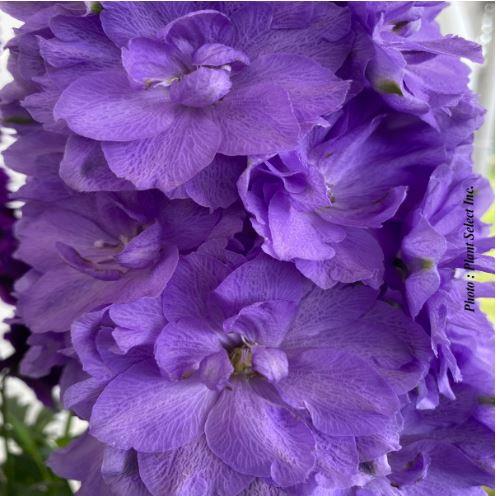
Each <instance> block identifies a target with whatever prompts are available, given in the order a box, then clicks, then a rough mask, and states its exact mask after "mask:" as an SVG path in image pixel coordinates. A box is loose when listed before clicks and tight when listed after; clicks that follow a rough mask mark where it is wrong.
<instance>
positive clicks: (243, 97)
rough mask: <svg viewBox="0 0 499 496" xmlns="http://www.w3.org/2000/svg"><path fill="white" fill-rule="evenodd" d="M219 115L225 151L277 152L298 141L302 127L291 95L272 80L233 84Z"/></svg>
mask: <svg viewBox="0 0 499 496" xmlns="http://www.w3.org/2000/svg"><path fill="white" fill-rule="evenodd" d="M216 116H217V118H218V121H219V123H220V128H221V131H222V140H221V144H220V153H223V154H225V155H258V154H267V153H277V152H279V151H283V150H289V149H290V148H293V147H294V146H296V145H297V144H298V139H299V133H300V129H299V125H298V122H297V120H296V117H295V115H294V112H293V108H292V105H291V102H290V100H289V98H288V95H287V93H286V92H285V91H284V90H282V89H281V88H279V87H277V86H274V85H272V84H257V85H254V86H249V87H244V88H233V90H232V91H231V92H230V93H229V94H228V95H227V97H226V98H224V99H223V100H222V101H221V102H220V103H219V104H218V105H217V108H216Z"/></svg>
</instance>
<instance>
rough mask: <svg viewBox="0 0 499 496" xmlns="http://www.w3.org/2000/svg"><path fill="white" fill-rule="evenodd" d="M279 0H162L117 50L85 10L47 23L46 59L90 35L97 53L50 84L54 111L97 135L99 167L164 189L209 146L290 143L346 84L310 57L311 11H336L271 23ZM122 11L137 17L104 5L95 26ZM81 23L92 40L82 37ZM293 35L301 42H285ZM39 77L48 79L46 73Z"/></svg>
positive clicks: (317, 33)
mask: <svg viewBox="0 0 499 496" xmlns="http://www.w3.org/2000/svg"><path fill="white" fill-rule="evenodd" d="M290 8H291V7H288V8H285V7H282V8H278V7H275V9H276V14H277V13H279V14H280V17H277V16H276V15H275V14H274V13H273V10H274V8H272V7H271V6H270V5H268V6H267V5H265V6H263V7H262V8H261V9H260V8H258V7H256V6H253V5H247V6H242V7H241V8H239V9H237V10H236V11H235V12H233V13H231V14H230V15H226V14H224V13H222V12H219V11H215V10H209V9H205V10H198V11H193V12H188V11H189V10H190V9H191V7H190V6H186V8H185V9H184V10H186V12H185V13H182V14H184V15H179V14H181V13H180V12H179V11H178V10H179V9H178V8H177V7H176V6H172V7H169V6H167V5H164V4H163V5H161V7H160V8H159V10H160V16H161V17H162V18H163V19H164V21H162V22H161V21H160V19H156V20H155V21H154V24H155V27H154V29H153V30H152V29H150V28H151V26H149V25H148V24H147V23H148V21H149V19H148V20H147V21H146V22H145V23H143V24H145V25H144V26H143V28H142V29H140V30H139V32H136V33H134V36H133V37H131V38H130V39H129V40H128V42H127V43H126V46H124V47H123V48H122V49H121V58H120V52H119V50H118V49H117V48H116V47H114V46H111V45H110V44H109V41H107V39H106V38H105V35H104V33H103V32H102V31H101V28H100V27H99V26H98V25H97V24H98V23H97V21H96V20H94V19H96V18H78V17H67V18H58V19H57V20H54V23H53V24H52V31H53V32H54V34H55V35H56V38H55V39H48V40H47V41H44V40H42V41H41V42H40V43H41V45H40V49H41V53H42V56H43V57H44V59H45V60H46V61H47V62H48V63H49V64H50V65H53V66H55V67H56V69H59V68H61V67H69V68H71V67H72V66H73V65H74V63H75V60H76V59H78V58H79V57H81V55H80V53H81V51H82V50H84V49H85V50H86V52H87V57H88V58H90V57H89V56H88V54H89V53H93V52H94V51H96V50H97V48H98V46H100V45H99V44H102V46H103V48H102V49H101V50H98V51H97V53H98V54H99V58H97V59H96V57H92V64H93V67H90V66H89V64H87V63H85V64H84V67H88V72H89V73H88V74H87V75H82V76H81V77H79V78H78V79H77V80H76V81H74V82H72V83H71V84H70V85H69V86H68V87H67V88H66V89H65V90H64V91H63V92H62V95H61V96H60V97H59V98H58V101H57V104H56V105H55V108H54V115H55V117H56V118H57V119H64V120H65V122H66V123H67V125H68V126H69V128H70V129H71V130H72V131H74V132H76V133H78V134H79V135H81V136H84V137H86V138H91V139H94V140H98V141H102V142H104V143H103V150H104V154H105V156H106V159H107V162H108V164H109V167H110V168H111V170H112V171H113V172H114V173H115V174H116V175H117V176H118V177H121V178H125V179H128V180H130V181H131V182H132V183H133V184H134V185H135V186H136V187H138V188H139V189H146V188H151V187H157V188H160V189H162V190H163V191H165V192H167V191H170V190H172V189H173V188H175V187H176V186H179V185H182V184H183V183H185V182H186V181H188V180H189V179H191V178H192V177H193V176H195V175H196V174H197V173H198V172H200V171H201V170H203V169H204V168H205V167H207V166H208V165H209V164H210V163H211V162H212V161H213V159H214V158H215V154H216V153H222V154H224V155H229V156H237V155H247V154H266V153H276V152H279V151H282V150H287V149H290V148H293V147H294V146H296V145H297V143H298V139H299V138H300V136H301V135H302V133H303V132H305V131H307V130H309V129H310V127H311V126H313V125H314V124H316V123H318V122H320V120H321V117H322V116H324V115H326V114H329V113H331V112H334V111H336V110H337V109H338V108H339V107H340V105H341V104H342V102H343V100H344V99H345V94H346V91H347V89H348V83H347V82H344V81H341V80H338V79H337V78H335V77H334V75H333V73H332V72H331V70H330V69H329V68H326V67H323V66H322V65H320V64H319V63H317V62H315V61H314V60H313V59H314V58H317V59H320V60H322V59H325V58H327V53H324V51H325V50H326V49H327V46H328V43H329V39H331V38H333V40H334V38H335V37H334V36H333V35H331V34H330V31H329V30H330V28H326V27H324V28H323V29H322V30H320V29H318V28H317V27H315V24H318V19H319V17H318V13H316V12H315V11H316V10H322V11H324V12H321V15H326V16H328V17H329V18H330V19H335V18H336V17H340V18H341V17H342V16H343V13H344V9H342V8H338V7H335V6H330V7H329V6H328V7H326V6H324V7H323V8H320V7H315V6H314V7H310V8H309V9H307V8H305V7H303V10H304V13H305V14H308V19H309V20H308V22H306V21H303V22H300V23H298V26H296V27H294V29H286V30H280V31H279V23H280V22H281V23H284V24H285V23H286V22H287V21H286V14H287V9H290ZM291 9H292V8H291ZM187 12H188V13H187ZM128 15H131V16H132V19H131V20H130V21H127V22H138V20H136V19H138V16H139V15H140V14H139V11H138V10H136V9H131V8H130V6H128V5H127V4H117V5H113V4H109V5H105V6H104V12H103V13H102V14H101V17H102V25H103V28H104V32H105V33H108V34H109V36H110V37H111V38H112V39H114V33H115V32H116V31H117V30H118V29H120V30H121V29H122V28H121V27H119V26H120V25H121V24H122V23H123V19H124V18H125V16H128ZM274 18H275V19H274ZM151 22H152V21H151ZM314 23H315V24H314ZM92 24H94V25H95V27H93V26H92ZM158 24H159V25H158ZM305 28H309V29H308V30H306V29H305ZM314 28H315V30H314ZM328 29H329V30H328ZM70 30H71V31H70ZM89 30H93V31H94V32H95V41H94V39H91V40H88V36H87V35H86V33H87V32H89ZM136 30H137V27H136V29H135V31H136ZM262 30H263V32H262ZM266 30H267V31H269V33H266V32H265V31H266ZM273 30H274V31H276V36H277V40H276V43H275V49H274V50H273V52H269V51H268V45H264V43H262V42H263V39H265V38H270V36H271V35H272V34H273V32H272V31H273ZM69 33H71V36H70V34H69ZM287 33H289V34H287ZM286 34H287V37H286V36H283V35H286ZM299 36H300V37H301V38H304V39H303V40H301V43H302V44H303V46H302V47H301V50H300V49H299V50H295V49H294V47H293V42H295V41H296V40H297V39H298V38H297V37H299ZM307 37H309V39H307ZM262 38H263V39H262ZM319 40H320V46H321V49H322V52H319V53H318V54H317V53H316V52H317V51H318V48H317V47H316V46H314V42H316V41H319ZM322 40H325V42H324V41H322ZM262 45H263V46H262ZM329 46H330V49H331V57H333V58H334V49H333V45H332V44H329ZM291 47H293V53H289V51H290V49H291ZM89 50H92V52H89ZM75 52H77V53H76V59H75V57H74V53H75ZM300 52H303V54H302V53H300ZM308 52H310V53H308ZM100 59H102V64H100V65H101V67H98V62H99V60H100ZM55 74H56V75H59V70H56V71H55ZM48 81H49V82H50V85H51V86H53V85H54V78H51V76H50V75H48ZM50 91H51V90H50V89H48V90H45V91H43V92H41V93H37V94H35V95H33V96H32V97H30V101H29V102H26V103H27V106H28V108H29V109H30V108H31V107H32V105H33V100H34V99H36V101H39V100H40V99H47V98H48V97H49V93H48V92H50ZM56 91H57V88H56Z"/></svg>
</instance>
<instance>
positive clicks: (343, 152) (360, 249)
mask: <svg viewBox="0 0 499 496" xmlns="http://www.w3.org/2000/svg"><path fill="white" fill-rule="evenodd" d="M374 98H376V97H374ZM379 105H380V103H379V102H377V103H375V104H374V105H373V104H372V102H371V104H369V103H368V102H366V99H364V98H360V97H358V98H356V99H354V100H352V102H350V103H349V105H348V106H347V107H346V108H345V110H344V114H343V115H342V116H341V117H339V118H337V121H336V122H335V123H334V126H333V127H332V129H331V130H329V131H324V132H323V133H322V134H324V133H327V134H325V136H321V133H319V132H316V136H315V137H312V138H311V139H310V142H309V143H307V144H305V145H303V146H302V147H300V148H299V149H298V150H296V151H293V152H288V153H281V154H280V155H279V156H274V157H272V158H268V159H266V160H258V159H255V160H253V161H252V163H251V164H250V165H249V166H248V168H247V169H246V170H245V172H244V173H243V175H242V176H241V178H240V179H239V182H238V186H239V193H240V196H241V199H242V201H243V203H244V206H245V208H246V209H247V210H248V211H249V212H250V213H251V214H252V215H253V218H252V224H253V227H254V228H255V230H256V231H257V232H258V233H259V234H260V235H261V236H262V237H263V245H262V248H263V250H264V251H265V252H266V253H268V254H269V255H271V256H273V257H275V258H277V259H279V260H285V261H293V262H294V263H295V264H296V267H297V268H298V270H300V272H302V273H303V274H304V275H305V276H307V277H308V278H310V279H311V280H312V281H314V282H315V283H316V284H318V285H319V286H320V287H322V288H329V287H332V286H333V285H334V284H336V283H338V282H343V283H352V282H357V281H362V282H364V283H365V284H368V285H370V286H372V287H375V288H377V287H379V286H380V285H381V283H382V281H383V271H384V266H383V252H382V249H381V246H380V245H379V243H378V241H377V239H376V230H378V229H380V228H381V227H382V226H383V225H384V223H385V222H386V221H388V220H390V219H392V218H394V217H395V216H396V215H398V211H399V208H402V210H407V209H409V208H410V205H411V203H414V198H415V197H416V198H417V196H416V194H417V192H418V190H422V189H423V188H424V187H425V185H426V182H425V179H426V180H427V177H428V175H429V173H430V172H431V171H432V169H433V168H434V167H436V166H437V165H439V163H440V162H441V161H442V160H444V159H445V153H444V150H443V146H442V142H441V140H440V138H439V137H438V135H437V133H435V131H434V130H432V129H431V128H429V126H427V125H424V124H423V125H421V123H420V122H418V121H417V120H416V119H410V118H409V119H408V118H407V116H402V115H400V114H393V113H391V114H388V115H387V116H382V115H379ZM361 108H364V109H365V111H366V113H367V116H366V117H365V118H362V117H360V116H359V111H360V109H361ZM373 111H374V112H376V114H375V115H376V117H372V115H371V112H373ZM357 121H360V122H357ZM366 121H367V122H366ZM347 123H348V124H349V127H347V130H346V132H345V127H346V124H347Z"/></svg>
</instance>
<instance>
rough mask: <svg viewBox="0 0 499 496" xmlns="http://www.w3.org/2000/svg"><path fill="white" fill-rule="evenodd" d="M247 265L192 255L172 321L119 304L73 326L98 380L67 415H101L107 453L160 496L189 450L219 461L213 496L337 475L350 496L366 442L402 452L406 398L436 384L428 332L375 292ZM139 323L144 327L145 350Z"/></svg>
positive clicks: (77, 388)
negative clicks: (133, 465)
mask: <svg viewBox="0 0 499 496" xmlns="http://www.w3.org/2000/svg"><path fill="white" fill-rule="evenodd" d="M221 257H222V258H221ZM241 261H243V259H241V258H240V256H238V255H234V254H231V253H230V252H225V253H223V252H222V253H221V254H219V255H218V256H214V255H213V254H212V253H211V252H206V253H203V252H202V251H201V252H196V253H193V254H191V255H188V256H186V257H185V258H183V259H182V260H181V262H180V264H179V267H178V269H177V271H176V272H175V274H174V276H173V277H172V279H171V281H170V282H169V284H168V286H167V288H166V290H165V292H164V294H163V296H162V300H163V305H162V310H161V307H160V306H159V305H158V301H157V300H147V301H146V300H142V302H140V301H138V302H136V303H134V304H122V305H118V306H116V305H113V306H111V307H110V308H109V310H103V311H100V312H95V313H93V314H89V315H88V316H86V317H84V318H83V319H81V320H79V321H78V322H77V323H76V324H75V325H74V326H73V330H72V334H73V344H74V346H75V350H76V352H77V353H78V356H79V358H80V360H81V362H82V365H83V369H84V370H85V372H86V373H87V374H89V377H88V378H87V379H85V381H84V382H82V383H77V384H75V385H74V386H72V387H71V388H70V389H68V390H67V392H66V397H65V402H66V405H67V406H69V405H68V403H69V404H72V403H73V402H75V401H76V403H78V404H79V405H82V404H85V407H84V410H85V411H86V412H88V413H90V410H91V416H90V432H91V434H92V435H93V436H95V437H96V438H97V439H99V440H100V441H102V442H104V443H105V444H108V445H111V446H113V447H115V448H119V449H123V450H128V449H132V448H133V449H135V450H137V451H138V452H139V453H138V461H139V468H140V470H141V474H142V477H143V480H144V483H145V485H146V486H147V487H148V489H149V490H150V491H151V492H152V494H160V488H161V487H163V486H161V485H159V483H158V481H157V478H158V477H162V479H160V480H162V481H165V476H164V475H163V476H162V475H161V470H162V469H161V467H163V464H170V463H172V462H171V461H169V460H170V457H173V456H176V457H181V458H182V459H183V457H187V458H189V457H191V456H193V455H190V454H189V453H191V452H192V451H191V450H194V451H195V452H196V453H202V452H203V451H204V452H205V453H206V454H205V455H203V456H205V457H206V458H207V459H209V460H211V459H212V460H213V462H207V463H209V464H210V465H209V466H208V467H207V469H206V470H207V472H206V474H204V475H203V476H202V477H201V476H196V477H197V479H203V480H202V481H201V480H199V481H197V482H196V483H197V484H207V486H206V487H209V488H210V490H209V491H208V494H209V493H210V491H213V489H214V488H215V487H217V484H219V482H217V481H220V480H221V479H219V477H222V479H223V480H225V484H228V486H227V487H226V490H225V492H223V494H237V490H236V488H239V489H238V490H239V491H240V490H242V489H243V488H244V487H246V486H247V485H248V484H249V483H250V481H251V480H252V478H254V477H263V478H270V479H271V480H272V481H273V484H276V485H278V486H284V487H286V486H291V485H296V484H300V483H303V482H305V480H306V479H307V478H308V477H309V476H312V474H314V473H317V474H318V475H317V477H319V478H320V479H321V480H322V481H323V483H324V484H326V485H331V484H333V485H334V484H337V483H338V482H334V481H335V478H336V476H337V475H338V473H337V471H338V470H339V471H340V473H341V474H342V477H343V481H344V482H343V483H344V484H346V485H348V484H349V481H350V480H351V478H352V477H354V476H355V474H356V473H357V464H358V457H359V454H358V452H357V450H356V449H355V444H352V443H353V439H354V437H356V436H357V437H358V438H359V439H364V440H365V442H366V443H368V445H369V446H372V447H371V448H370V449H371V451H372V450H373V449H374V445H377V446H379V448H377V449H381V450H383V449H387V448H386V446H387V444H388V445H390V446H391V445H392V439H393V437H395V438H396V437H397V429H398V428H397V422H395V421H394V418H395V416H396V415H397V412H398V410H399V408H400V403H399V399H398V395H401V394H403V393H405V392H407V391H409V390H410V389H412V388H413V387H414V386H415V385H416V384H417V383H418V381H419V380H420V378H421V375H422V374H423V373H424V371H425V368H426V363H427V360H428V358H429V354H428V352H429V349H428V340H427V338H426V336H425V334H424V332H423V331H422V330H421V329H420V328H419V326H418V325H416V324H411V323H410V321H409V320H407V319H406V318H405V317H404V316H403V314H402V313H400V312H398V311H396V310H393V309H392V308H391V307H389V306H388V305H386V304H384V303H381V302H377V301H376V294H375V292H374V291H373V290H371V289H368V288H365V287H356V286H350V287H348V286H341V287H340V286H338V287H337V288H334V289H331V290H329V291H323V290H320V289H318V288H314V287H313V286H312V285H311V284H310V283H308V282H307V280H306V279H304V278H302V277H301V276H300V275H299V274H298V273H297V272H296V271H295V270H294V269H293V268H292V266H290V265H288V264H284V263H279V262H276V261H273V260H272V259H270V258H268V257H265V256H263V255H260V256H258V257H257V258H255V259H254V260H251V261H249V262H245V263H243V264H242V265H240V264H241ZM235 263H236V264H237V265H239V267H237V268H235V270H234V264H235ZM340 308H341V312H340ZM134 322H141V324H142V329H143V332H142V334H141V339H140V340H139V341H137V337H138V334H137V332H136V331H134V329H136V324H134ZM148 322H149V323H148ZM165 324H166V325H165ZM147 329H150V330H147ZM374 334H376V339H373V338H372V336H373V335H374ZM367 340H370V346H368V347H366V346H365V344H366V342H367ZM97 396H98V398H97ZM96 398H97V400H96ZM137 426H140V428H138V427H137ZM380 432H384V433H383V434H382V435H380ZM204 436H206V444H204V443H205V441H203V439H204ZM338 436H339V437H340V439H338ZM375 437H379V439H377V440H376V441H375ZM199 443H201V444H199ZM373 443H374V444H373ZM202 445H203V446H204V447H202ZM196 446H197V447H196ZM383 446H385V448H383ZM340 452H344V454H345V456H348V457H349V462H348V463H347V462H345V466H344V467H343V468H340V467H337V468H336V470H334V469H332V468H331V467H330V466H329V465H327V464H325V465H324V466H323V468H321V467H320V466H319V468H317V466H316V460H320V459H321V458H323V457H325V458H324V459H327V457H336V456H341V455H340ZM154 453H155V454H154ZM174 453H176V454H175V455H174ZM153 454H154V455H153ZM199 456H201V455H199ZM187 458H186V459H187ZM172 460H173V458H172ZM211 463H213V465H211ZM182 466H183V467H185V465H182ZM196 467H197V465H195V466H194V465H193V466H192V470H193V472H192V475H190V477H191V478H192V479H189V481H186V480H185V474H184V479H183V482H181V481H180V479H177V477H179V472H177V470H179V469H180V467H178V466H177V465H175V467H172V469H171V470H173V472H171V475H170V476H169V477H168V479H166V480H167V482H163V483H162V484H165V483H168V484H172V487H177V486H176V484H177V485H178V484H187V483H189V484H191V483H192V484H194V477H195V475H196V474H197V472H195V471H194V470H196V471H197V468H196ZM210 470H213V471H215V472H214V473H221V474H223V475H217V476H215V475H214V473H210ZM218 471H222V472H218ZM197 479H196V480H197ZM179 487H180V486H179ZM181 487H190V486H181ZM229 487H231V488H232V489H229Z"/></svg>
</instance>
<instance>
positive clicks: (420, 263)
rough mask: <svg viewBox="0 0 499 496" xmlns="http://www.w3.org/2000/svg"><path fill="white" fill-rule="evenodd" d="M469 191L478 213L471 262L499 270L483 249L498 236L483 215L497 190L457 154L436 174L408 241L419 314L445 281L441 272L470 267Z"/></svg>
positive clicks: (411, 295)
mask: <svg viewBox="0 0 499 496" xmlns="http://www.w3.org/2000/svg"><path fill="white" fill-rule="evenodd" d="M470 191H471V193H469V192H470ZM467 194H471V197H472V203H473V206H472V207H471V208H472V209H473V210H474V217H475V216H476V221H475V219H473V221H474V222H473V224H474V225H471V229H474V230H473V232H471V231H470V233H471V234H472V235H473V240H474V243H473V246H474V247H475V248H474V249H473V253H472V262H471V265H469V267H468V268H472V269H476V270H486V271H489V272H492V271H493V260H492V258H491V257H488V256H486V255H483V253H484V252H486V251H488V250H490V249H491V248H492V247H493V240H492V239H491V238H487V237H486V236H487V226H485V225H484V224H483V222H482V221H480V218H481V217H482V215H483V214H484V213H485V212H486V210H487V208H488V207H489V205H490V203H491V201H492V191H491V189H490V185H489V184H488V181H486V180H485V179H484V178H481V177H479V176H477V175H474V174H472V173H471V171H470V168H469V164H468V163H467V162H466V160H463V158H461V157H460V156H456V158H455V161H454V162H453V163H452V164H451V165H447V164H444V165H441V166H440V167H439V168H437V169H436V170H435V172H434V173H433V174H432V176H431V177H430V180H429V182H428V188H427V191H426V194H425V197H424V199H423V201H422V203H421V205H420V207H419V208H418V209H416V210H415V212H414V213H413V217H412V222H411V228H410V231H409V233H408V234H407V236H406V237H405V238H404V239H403V241H402V255H403V260H404V262H405V264H406V266H407V268H408V271H409V277H408V278H407V280H406V281H405V285H406V290H407V299H408V304H409V310H410V313H411V315H412V316H413V317H415V316H416V315H417V314H418V313H419V312H420V310H421V307H422V306H423V305H424V303H425V302H426V301H427V300H428V299H429V298H430V297H431V296H432V295H433V294H434V293H435V292H436V291H437V290H438V288H439V287H440V281H441V275H440V274H441V272H446V271H451V270H452V269H457V268H464V267H465V265H464V264H465V261H466V260H467V249H468V248H467V246H468V245H467V244H466V241H467V239H468V238H466V237H465V234H466V233H468V227H467V224H470V222H467V220H468V218H469V217H468V215H467V211H466V204H465V203H463V202H464V200H465V199H466V195H467ZM475 249H476V253H475Z"/></svg>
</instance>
